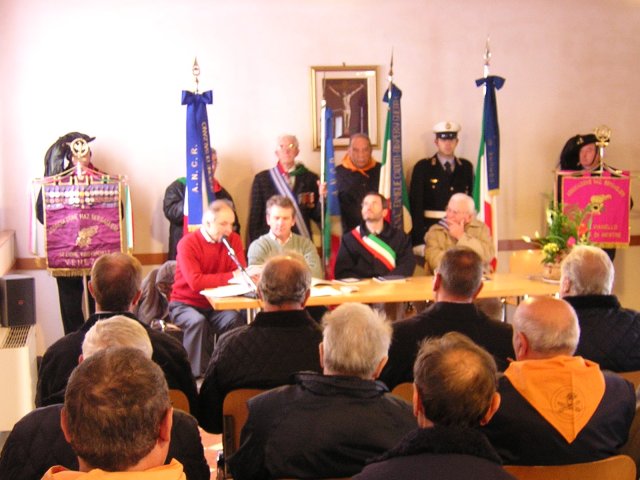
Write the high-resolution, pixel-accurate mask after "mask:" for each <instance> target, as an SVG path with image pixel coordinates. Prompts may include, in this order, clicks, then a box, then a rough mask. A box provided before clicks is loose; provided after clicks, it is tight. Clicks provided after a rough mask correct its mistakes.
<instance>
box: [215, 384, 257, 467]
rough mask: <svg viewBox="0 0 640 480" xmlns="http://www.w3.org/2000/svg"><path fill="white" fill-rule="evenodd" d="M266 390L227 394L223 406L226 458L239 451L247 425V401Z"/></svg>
mask: <svg viewBox="0 0 640 480" xmlns="http://www.w3.org/2000/svg"><path fill="white" fill-rule="evenodd" d="M264 391H266V390H262V389H259V388H241V389H238V390H233V391H231V392H229V393H228V394H227V396H226V397H225V398H224V403H223V404H222V425H223V433H222V446H223V449H224V456H225V458H229V456H230V455H231V454H232V453H234V452H235V451H236V450H238V447H239V446H240V432H241V431H242V427H244V424H245V423H247V418H248V417H249V408H248V407H247V401H248V400H249V399H250V398H253V397H255V396H256V395H259V394H260V393H262V392H264Z"/></svg>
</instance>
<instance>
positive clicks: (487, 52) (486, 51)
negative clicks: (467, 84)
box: [482, 35, 491, 78]
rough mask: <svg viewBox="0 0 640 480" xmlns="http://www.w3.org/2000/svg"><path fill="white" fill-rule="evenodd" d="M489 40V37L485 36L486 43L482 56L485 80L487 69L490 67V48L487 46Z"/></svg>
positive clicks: (487, 74) (487, 73)
mask: <svg viewBox="0 0 640 480" xmlns="http://www.w3.org/2000/svg"><path fill="white" fill-rule="evenodd" d="M490 40H491V37H489V35H487V42H486V43H485V45H484V55H483V56H482V58H483V59H484V68H483V72H484V76H485V78H486V77H488V76H489V68H490V67H491V47H490V45H489V42H490Z"/></svg>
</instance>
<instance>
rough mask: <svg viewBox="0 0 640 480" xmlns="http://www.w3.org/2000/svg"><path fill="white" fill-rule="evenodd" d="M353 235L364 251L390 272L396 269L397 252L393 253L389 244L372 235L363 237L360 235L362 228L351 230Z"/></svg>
mask: <svg viewBox="0 0 640 480" xmlns="http://www.w3.org/2000/svg"><path fill="white" fill-rule="evenodd" d="M351 233H352V234H353V236H354V237H355V239H356V240H357V241H358V242H360V244H361V245H362V246H363V247H364V249H365V250H366V251H367V252H369V253H370V254H371V255H373V258H375V259H377V260H379V261H380V262H381V263H382V264H383V265H384V266H385V267H387V268H388V269H389V271H391V270H393V269H394V268H396V252H394V251H393V248H391V247H390V246H389V244H387V243H386V242H385V241H383V240H382V239H381V238H380V237H378V236H376V235H373V234H371V233H370V234H369V235H366V236H364V237H363V236H362V234H361V233H360V226H357V227H356V228H354V229H353V230H351Z"/></svg>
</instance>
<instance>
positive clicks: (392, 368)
mask: <svg viewBox="0 0 640 480" xmlns="http://www.w3.org/2000/svg"><path fill="white" fill-rule="evenodd" d="M448 332H460V333H462V334H464V335H466V336H467V337H469V338H470V339H471V340H473V341H474V342H475V343H477V344H478V345H480V346H481V347H483V348H484V349H485V350H487V351H488V352H489V353H491V354H492V355H493V358H494V359H495V360H496V364H497V365H498V369H499V370H501V371H502V370H504V369H505V368H507V358H514V357H515V354H514V353H513V346H512V342H511V339H512V335H513V330H512V328H511V325H509V324H507V323H502V322H496V321H494V320H490V319H489V318H488V317H487V316H486V315H485V314H484V313H482V312H481V311H480V310H478V308H477V307H476V306H475V305H474V304H473V303H452V302H436V303H434V304H433V305H431V306H430V307H429V308H427V309H426V310H425V311H424V312H422V313H420V314H418V315H416V316H415V317H413V318H409V319H407V320H402V321H400V322H395V323H394V324H393V339H392V341H391V347H390V348H389V361H388V362H387V364H386V365H385V367H384V370H382V374H381V375H380V380H382V381H383V382H385V383H386V384H387V386H388V387H389V388H390V389H393V388H394V387H395V386H396V385H398V384H399V383H402V382H412V381H413V362H414V361H415V359H416V355H417V354H418V346H419V344H420V342H421V341H422V340H424V339H425V338H430V337H441V336H442V335H444V334H445V333H448Z"/></svg>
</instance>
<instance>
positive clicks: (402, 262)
mask: <svg viewBox="0 0 640 480" xmlns="http://www.w3.org/2000/svg"><path fill="white" fill-rule="evenodd" d="M386 204H387V199H386V198H384V196H382V195H381V194H379V193H378V192H369V193H367V194H366V195H365V197H364V198H363V200H362V209H361V214H362V220H363V221H362V223H360V225H358V226H357V227H356V228H354V229H353V230H351V231H349V232H346V233H345V235H343V237H342V241H341V242H340V248H339V249H338V255H337V258H336V266H335V277H336V278H348V277H354V278H372V277H378V276H389V275H399V276H402V277H410V276H412V275H413V271H414V269H415V266H416V259H415V257H414V255H413V252H412V251H411V240H410V239H409V236H408V235H407V234H405V233H404V232H403V231H401V230H397V229H395V228H393V227H392V226H391V225H389V224H388V223H387V222H385V220H384V219H385V216H386V215H387V208H386Z"/></svg>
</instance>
